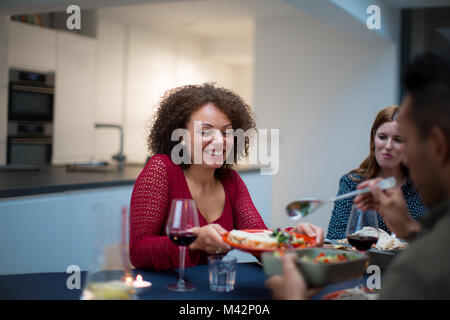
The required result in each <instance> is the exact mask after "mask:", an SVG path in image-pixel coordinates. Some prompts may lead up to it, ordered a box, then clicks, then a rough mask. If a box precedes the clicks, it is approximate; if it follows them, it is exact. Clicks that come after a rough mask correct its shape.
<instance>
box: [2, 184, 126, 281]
mask: <svg viewBox="0 0 450 320" xmlns="http://www.w3.org/2000/svg"><path fill="white" fill-rule="evenodd" d="M132 188H133V186H132V185H129V186H122V187H111V188H100V189H88V190H82V191H70V192H61V193H54V194H48V195H38V196H27V197H17V198H5V199H0V274H16V273H34V272H62V271H66V269H67V267H68V266H69V265H78V266H79V267H80V268H81V269H82V270H88V268H89V266H90V264H91V263H92V261H93V253H94V249H95V243H96V241H97V240H98V234H97V233H96V231H98V228H101V227H102V225H103V224H104V225H108V226H110V225H111V224H110V223H109V221H112V220H115V218H117V217H120V209H121V207H123V206H126V207H128V206H129V202H130V197H131V192H132ZM115 221H116V220H115ZM119 221H120V220H119ZM116 226H117V228H116V230H114V231H113V230H108V232H115V231H118V232H120V228H119V226H120V224H119V223H116ZM111 229H113V228H111ZM101 231H104V230H101ZM114 234H115V233H114ZM106 235H107V234H106Z"/></svg>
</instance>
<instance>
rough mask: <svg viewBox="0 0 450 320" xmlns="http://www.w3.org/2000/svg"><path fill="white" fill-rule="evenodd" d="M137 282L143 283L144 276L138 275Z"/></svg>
mask: <svg viewBox="0 0 450 320" xmlns="http://www.w3.org/2000/svg"><path fill="white" fill-rule="evenodd" d="M136 281H138V282H141V281H142V276H141V275H140V274H138V275H137V277H136Z"/></svg>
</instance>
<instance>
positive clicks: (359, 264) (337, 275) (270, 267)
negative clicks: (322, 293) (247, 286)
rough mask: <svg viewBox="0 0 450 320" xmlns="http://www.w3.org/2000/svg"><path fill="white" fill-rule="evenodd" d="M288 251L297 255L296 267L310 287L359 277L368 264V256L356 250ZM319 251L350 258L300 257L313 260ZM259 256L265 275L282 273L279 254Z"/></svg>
mask: <svg viewBox="0 0 450 320" xmlns="http://www.w3.org/2000/svg"><path fill="white" fill-rule="evenodd" d="M288 252H292V253H294V254H296V255H297V258H296V263H297V267H298V269H299V270H300V272H301V273H302V275H303V277H304V278H305V280H306V282H307V283H308V285H309V286H310V287H316V286H325V285H329V284H332V283H337V282H343V281H347V280H350V279H355V278H358V277H361V276H362V275H363V274H364V272H365V270H366V266H367V264H368V257H367V256H366V255H364V254H361V253H358V252H349V251H344V250H335V249H325V248H308V249H300V250H292V251H291V250H289V251H288ZM321 253H324V254H325V255H337V254H339V255H345V256H347V257H349V259H350V260H347V261H339V262H329V263H324V262H312V261H304V260H302V257H304V256H307V257H308V258H309V259H310V260H313V259H315V258H316V257H317V256H318V255H320V254H321ZM261 257H262V261H263V266H264V272H265V274H266V275H268V276H272V275H277V274H282V270H283V268H282V265H281V257H280V256H279V254H277V253H274V252H264V253H263V254H262V256H261Z"/></svg>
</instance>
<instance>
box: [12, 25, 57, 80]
mask: <svg viewBox="0 0 450 320" xmlns="http://www.w3.org/2000/svg"><path fill="white" fill-rule="evenodd" d="M55 48H56V31H55V30H52V29H49V28H44V27H38V26H34V25H29V24H26V23H22V22H17V21H10V25H9V55H8V65H9V67H15V68H19V69H29V70H33V71H43V72H48V71H54V70H55V69H56V51H55Z"/></svg>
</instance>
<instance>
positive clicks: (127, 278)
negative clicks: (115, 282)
mask: <svg viewBox="0 0 450 320" xmlns="http://www.w3.org/2000/svg"><path fill="white" fill-rule="evenodd" d="M125 282H126V283H131V282H133V279H132V278H131V277H126V278H125Z"/></svg>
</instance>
